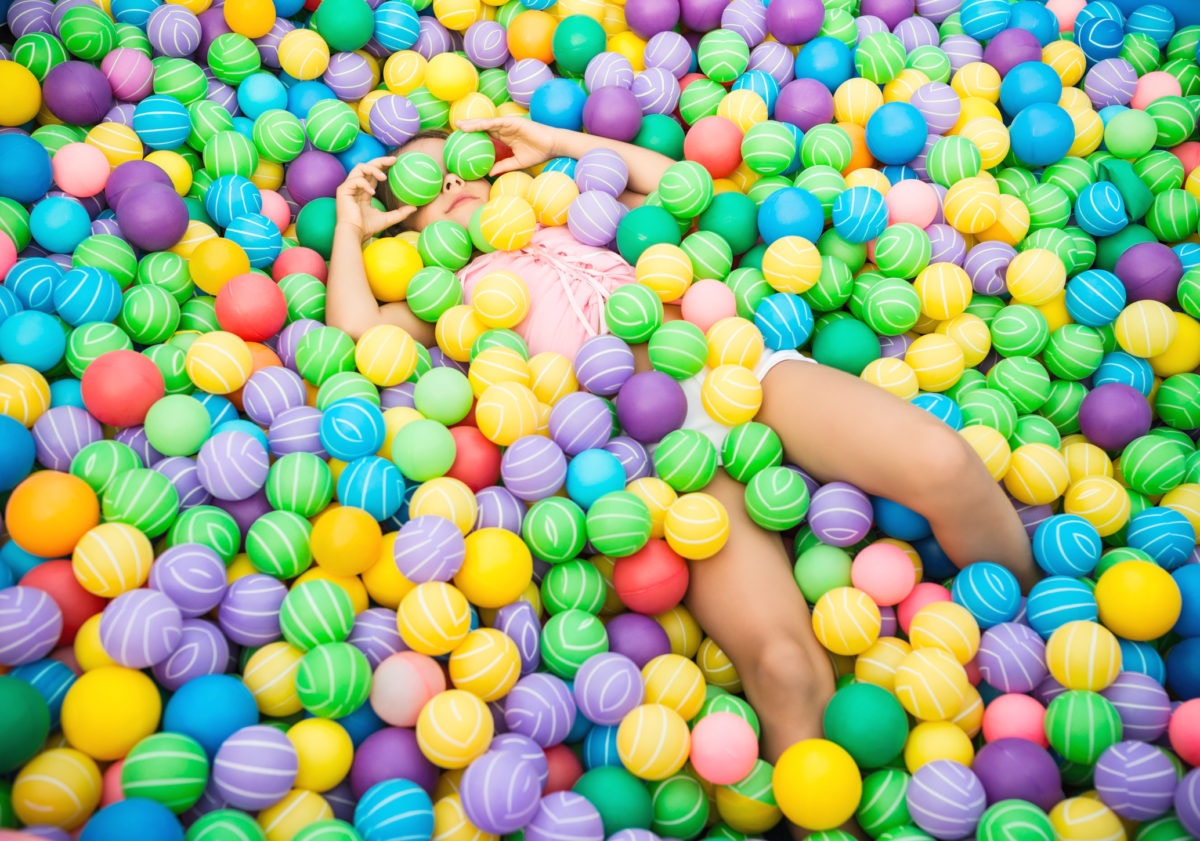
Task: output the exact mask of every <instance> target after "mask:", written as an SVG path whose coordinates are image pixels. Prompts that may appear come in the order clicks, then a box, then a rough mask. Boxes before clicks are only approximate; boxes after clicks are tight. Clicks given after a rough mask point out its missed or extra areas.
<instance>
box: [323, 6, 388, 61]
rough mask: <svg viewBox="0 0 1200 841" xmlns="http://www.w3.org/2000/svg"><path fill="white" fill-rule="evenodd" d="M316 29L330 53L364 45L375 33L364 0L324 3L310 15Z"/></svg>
mask: <svg viewBox="0 0 1200 841" xmlns="http://www.w3.org/2000/svg"><path fill="white" fill-rule="evenodd" d="M312 25H313V28H314V29H316V30H317V32H318V33H319V34H320V36H321V37H322V38H324V39H325V43H327V44H328V45H329V49H330V50H331V51H333V52H352V51H353V50H357V49H359V48H360V47H364V46H366V43H367V42H368V41H370V40H371V35H372V34H373V33H374V32H375V15H374V13H373V12H372V11H371V6H370V5H368V4H367V2H366V0H333V2H332V3H330V4H329V5H328V6H326V5H325V3H324V2H322V3H321V5H320V6H319V7H317V11H316V12H315V13H314V14H313V16H312Z"/></svg>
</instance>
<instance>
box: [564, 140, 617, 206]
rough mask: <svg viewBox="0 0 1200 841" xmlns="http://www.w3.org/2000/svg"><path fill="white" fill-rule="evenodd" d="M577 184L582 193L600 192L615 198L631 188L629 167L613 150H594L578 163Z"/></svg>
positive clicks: (576, 171) (576, 167) (576, 169)
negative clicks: (627, 188)
mask: <svg viewBox="0 0 1200 841" xmlns="http://www.w3.org/2000/svg"><path fill="white" fill-rule="evenodd" d="M575 183H576V185H578V187H579V191H580V192H581V193H582V192H588V191H591V190H599V191H600V192H602V193H608V194H609V195H610V196H613V197H614V198H615V197H618V196H620V195H621V194H622V193H623V192H625V188H626V187H628V186H629V166H628V165H627V164H626V163H625V159H624V158H622V157H621V156H620V155H619V154H617V153H616V152H614V151H613V150H611V149H605V148H599V149H592V150H590V151H587V152H584V153H583V154H582V155H581V156H580V157H579V160H578V161H577V162H576V164H575Z"/></svg>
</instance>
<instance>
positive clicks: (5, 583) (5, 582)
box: [0, 558, 17, 590]
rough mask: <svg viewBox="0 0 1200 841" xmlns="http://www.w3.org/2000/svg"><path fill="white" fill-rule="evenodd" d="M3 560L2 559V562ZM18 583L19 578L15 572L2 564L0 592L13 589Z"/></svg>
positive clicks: (0, 565) (0, 569) (0, 566)
mask: <svg viewBox="0 0 1200 841" xmlns="http://www.w3.org/2000/svg"><path fill="white" fill-rule="evenodd" d="M2 560H3V558H0V561H2ZM16 583H17V578H16V576H15V575H14V574H13V571H12V570H11V569H9V568H8V564H5V563H0V590H3V589H6V588H8V587H12V586H13V585H15V584H16Z"/></svg>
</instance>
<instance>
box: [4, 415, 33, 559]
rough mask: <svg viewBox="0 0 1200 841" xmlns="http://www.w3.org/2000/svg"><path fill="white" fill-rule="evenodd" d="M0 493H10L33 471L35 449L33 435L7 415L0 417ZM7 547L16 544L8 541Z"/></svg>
mask: <svg viewBox="0 0 1200 841" xmlns="http://www.w3.org/2000/svg"><path fill="white" fill-rule="evenodd" d="M0 441H3V442H4V446H3V447H0V493H3V492H5V491H11V490H12V489H13V488H15V487H16V486H17V485H18V484H20V482H21V480H22V479H24V478H25V477H26V476H28V475H29V471H31V470H33V462H34V459H35V458H36V457H37V455H36V454H37V447H36V446H35V445H34V443H33V433H31V432H30V431H29V430H28V429H26V428H25V427H24V426H22V425H21V423H20V422H19V421H17V420H14V419H13V418H10V417H9V416H8V415H0ZM8 545H10V546H15V545H16V544H14V543H12V541H9V543H8Z"/></svg>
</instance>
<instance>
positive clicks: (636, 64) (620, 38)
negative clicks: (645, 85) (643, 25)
mask: <svg viewBox="0 0 1200 841" xmlns="http://www.w3.org/2000/svg"><path fill="white" fill-rule="evenodd" d="M607 48H608V50H607V51H608V52H610V53H616V54H617V55H620V56H623V57H624V58H625V59H626V60H628V61H629V64H630V66H632V67H633V72H634V73H641V72H642V71H643V70H645V69H646V42H645V41H643V40H642V39H641V38H639V37H638V36H637V35H636V34H634V33H633V31H632V30H626V31H624V32H618V33H617V34H616V35H610V36H609V38H608V44H607Z"/></svg>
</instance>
